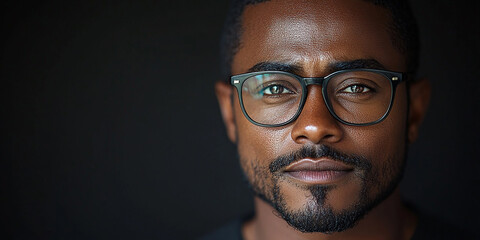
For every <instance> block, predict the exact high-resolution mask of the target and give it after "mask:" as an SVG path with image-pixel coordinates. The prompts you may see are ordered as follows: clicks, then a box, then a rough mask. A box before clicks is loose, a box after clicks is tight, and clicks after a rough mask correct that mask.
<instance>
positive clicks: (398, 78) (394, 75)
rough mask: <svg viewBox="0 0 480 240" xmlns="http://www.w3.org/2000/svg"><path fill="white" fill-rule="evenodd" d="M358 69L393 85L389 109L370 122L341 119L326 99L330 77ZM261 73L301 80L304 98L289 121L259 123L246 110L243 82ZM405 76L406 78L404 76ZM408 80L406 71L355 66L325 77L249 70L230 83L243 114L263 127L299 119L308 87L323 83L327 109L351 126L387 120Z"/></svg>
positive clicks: (323, 95) (280, 125) (232, 78)
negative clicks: (376, 74)
mask: <svg viewBox="0 0 480 240" xmlns="http://www.w3.org/2000/svg"><path fill="white" fill-rule="evenodd" d="M357 71H365V72H373V73H378V74H380V75H383V76H384V77H385V78H387V79H388V80H390V85H391V98H390V104H389V105H388V109H387V111H386V112H385V114H383V116H382V117H380V118H379V119H378V120H376V121H373V122H368V123H350V122H347V121H345V120H343V119H341V118H340V117H339V116H338V115H337V114H336V113H335V111H333V109H332V107H331V106H330V105H331V103H329V101H327V99H326V96H327V92H326V91H327V90H326V89H327V88H326V86H327V84H328V82H329V81H330V79H332V78H333V77H334V76H336V75H338V74H342V73H347V72H357ZM261 74H285V75H289V76H291V77H293V78H295V79H297V80H298V81H299V82H300V85H301V86H302V99H301V100H300V105H299V106H298V110H297V112H296V113H295V115H293V117H291V118H290V119H289V120H288V121H286V122H284V123H279V124H263V123H259V122H256V121H254V120H253V119H252V118H251V117H250V116H249V115H248V113H247V112H246V110H245V107H244V105H243V97H242V86H243V83H244V82H245V81H246V80H247V79H249V78H250V77H253V76H256V75H261ZM404 77H405V78H404ZM405 80H406V73H402V72H394V71H388V70H380V69H370V68H355V69H344V70H339V71H335V72H332V73H330V74H328V75H327V76H325V77H301V76H298V75H296V74H293V73H290V72H284V71H259V72H248V73H243V74H239V75H233V76H231V77H230V84H231V85H233V86H234V87H235V88H236V89H237V92H238V98H239V101H240V107H241V109H242V112H243V115H244V116H245V117H246V118H247V119H248V120H249V121H250V122H251V123H253V124H255V125H257V126H261V127H282V126H286V125H288V124H290V123H292V122H294V121H295V120H297V118H298V117H299V116H300V114H301V113H302V111H303V107H304V105H305V102H306V100H307V95H308V89H307V87H308V86H309V85H312V84H315V85H321V86H322V98H323V101H324V103H325V105H326V106H327V109H328V111H329V112H330V114H331V115H332V116H333V117H334V118H335V119H336V120H337V121H339V122H341V123H343V124H345V125H349V126H371V125H374V124H377V123H380V122H381V121H383V120H385V118H386V117H387V116H388V114H389V113H390V110H391V109H392V105H393V100H394V98H395V92H396V89H397V85H398V84H399V83H401V82H403V81H405Z"/></svg>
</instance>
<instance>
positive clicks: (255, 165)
mask: <svg viewBox="0 0 480 240" xmlns="http://www.w3.org/2000/svg"><path fill="white" fill-rule="evenodd" d="M231 7H232V9H231V11H230V12H229V15H228V18H229V19H227V23H226V31H225V33H224V38H223V44H224V46H223V47H224V49H223V52H224V56H225V63H226V65H227V67H226V71H225V72H226V74H227V75H229V76H231V78H229V79H228V81H227V82H226V81H220V82H218V83H217V84H216V86H215V88H216V94H217V96H218V100H219V104H220V109H221V112H222V116H223V120H224V122H225V125H226V129H227V134H228V137H229V139H230V140H231V141H232V142H233V143H235V144H236V145H237V148H238V153H239V156H240V164H241V167H242V170H243V172H244V173H245V176H246V178H247V179H248V182H249V184H250V185H251V188H252V190H253V192H254V193H255V199H254V203H255V213H254V214H253V216H251V217H248V218H245V219H242V220H239V221H237V222H234V223H232V224H230V225H228V226H226V227H225V228H223V229H220V230H219V231H217V232H216V233H214V234H212V235H211V236H209V237H207V239H246V240H250V239H276V240H281V239H438V238H440V237H446V238H449V239H450V238H451V237H452V236H451V235H445V234H447V233H445V232H446V231H445V230H446V229H437V228H436V227H437V226H441V225H439V224H437V223H434V222H432V221H431V220H426V219H425V218H424V217H423V216H421V215H419V214H418V213H417V212H415V211H414V210H413V209H412V208H410V207H408V206H407V205H406V204H405V203H404V202H402V199H401V196H400V192H399V187H398V184H399V181H400V180H401V178H402V174H403V170H404V166H405V158H406V151H407V148H408V145H409V144H410V143H412V142H413V141H414V140H415V138H416V137H417V134H418V129H419V126H420V123H421V121H422V119H423V116H424V114H425V111H426V109H427V105H428V101H429V95H430V86H429V83H428V82H427V81H426V80H424V79H417V78H416V76H415V70H416V68H417V55H418V37H417V33H416V31H417V29H416V24H415V22H414V20H413V17H412V15H411V12H410V10H409V7H408V5H407V4H406V3H405V2H402V1H362V0H342V1H339V0H323V1H314V0H312V1H303V0H289V1H286V0H271V1H236V2H235V3H234V4H232V6H231ZM442 230H443V232H439V231H442ZM455 237H459V236H456V235H455Z"/></svg>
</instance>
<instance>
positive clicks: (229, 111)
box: [215, 81, 237, 143]
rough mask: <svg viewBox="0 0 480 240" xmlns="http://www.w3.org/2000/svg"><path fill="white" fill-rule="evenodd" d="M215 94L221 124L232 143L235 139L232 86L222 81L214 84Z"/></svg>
mask: <svg viewBox="0 0 480 240" xmlns="http://www.w3.org/2000/svg"><path fill="white" fill-rule="evenodd" d="M215 94H216V95H217V100H218V104H219V105H220V111H221V113H222V118H223V122H224V123H225V128H226V129H227V135H228V138H229V139H230V141H232V142H233V143H235V142H236V139H237V136H236V134H237V129H236V124H235V114H234V109H233V102H232V99H233V98H232V94H233V86H231V85H229V84H228V83H226V82H224V81H218V82H217V83H215Z"/></svg>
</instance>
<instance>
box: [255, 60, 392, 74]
mask: <svg viewBox="0 0 480 240" xmlns="http://www.w3.org/2000/svg"><path fill="white" fill-rule="evenodd" d="M359 68H370V69H380V70H385V69H386V68H385V67H384V66H383V65H382V64H381V63H379V62H378V61H377V60H375V59H355V60H352V61H338V62H333V63H330V64H328V67H327V69H328V71H329V72H336V71H340V70H347V69H359ZM302 69H303V68H302V66H301V65H299V64H295V63H294V64H292V63H284V62H268V61H266V62H260V63H257V64H255V65H254V66H253V67H251V68H250V69H248V72H260V71H282V72H290V73H299V72H302Z"/></svg>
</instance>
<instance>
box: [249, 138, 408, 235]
mask: <svg viewBox="0 0 480 240" xmlns="http://www.w3.org/2000/svg"><path fill="white" fill-rule="evenodd" d="M323 157H326V158H329V159H332V160H334V161H339V162H342V163H344V164H347V165H349V166H352V167H353V168H354V169H355V170H356V171H355V175H356V177H358V178H359V179H360V181H361V190H360V193H359V195H357V196H352V198H356V199H357V200H356V201H355V202H354V203H353V204H351V205H350V206H348V207H347V208H345V209H343V210H341V211H334V210H333V208H332V206H330V205H329V204H328V203H327V202H326V199H327V196H328V193H329V192H330V191H331V190H333V189H334V188H335V186H331V185H313V186H312V185H308V186H298V187H299V188H303V189H304V190H307V191H308V192H309V193H310V196H309V197H308V199H307V202H306V204H305V205H304V206H303V208H302V209H300V210H292V209H290V208H289V206H288V205H287V203H286V202H287V201H286V199H285V196H284V195H283V194H282V192H281V188H280V184H279V181H280V180H281V179H282V178H284V175H283V174H282V170H283V169H284V168H285V167H286V166H288V165H290V164H291V163H293V162H296V161H298V160H300V159H304V158H310V159H315V158H317V159H318V158H323ZM243 162H244V161H243ZM250 163H251V165H250V166H248V167H249V168H250V169H251V173H253V176H250V178H249V177H247V180H248V183H249V185H250V188H251V189H252V190H253V192H254V194H255V195H256V196H258V197H259V198H260V199H262V200H264V201H265V202H267V203H268V204H270V205H271V206H272V207H273V208H274V209H275V210H276V212H277V214H278V215H279V216H280V217H282V218H283V219H284V220H285V221H286V222H287V223H288V224H289V225H290V226H292V227H294V228H295V229H297V230H299V231H301V232H322V233H333V232H341V231H344V230H346V229H349V228H351V227H353V226H354V225H355V224H356V223H357V222H358V221H359V220H360V219H362V218H363V217H364V216H365V215H366V214H367V213H368V212H369V211H370V210H371V209H372V208H373V207H375V206H377V205H378V204H379V203H380V202H382V201H383V200H384V199H385V198H387V197H388V196H389V195H390V194H391V193H392V192H393V191H394V190H395V188H396V186H397V185H398V183H399V182H400V180H401V178H402V176H403V170H404V167H405V166H404V165H405V161H402V163H401V164H400V165H398V164H397V165H398V166H397V165H395V164H394V162H393V160H392V159H388V160H386V161H384V163H383V165H381V166H380V168H379V169H376V170H375V169H372V165H371V161H370V160H369V159H367V158H365V157H363V156H359V155H349V154H345V153H342V152H339V151H337V150H335V149H333V148H331V147H328V146H326V145H305V146H303V147H302V148H300V149H299V150H297V151H295V152H292V153H289V154H286V155H282V156H279V157H277V158H276V159H274V160H273V161H271V163H270V164H269V166H268V168H267V167H259V166H258V165H254V163H257V161H251V162H250ZM242 168H243V169H244V174H247V171H245V166H242ZM272 176H273V177H272ZM268 177H270V178H271V179H272V182H273V183H272V184H271V185H270V186H268V185H267V183H266V182H265V181H263V180H265V179H267V178H268ZM387 179H390V181H388V182H381V180H387ZM375 188H377V189H378V192H377V193H376V195H375V196H373V197H372V198H369V194H370V192H371V190H372V189H375Z"/></svg>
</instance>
